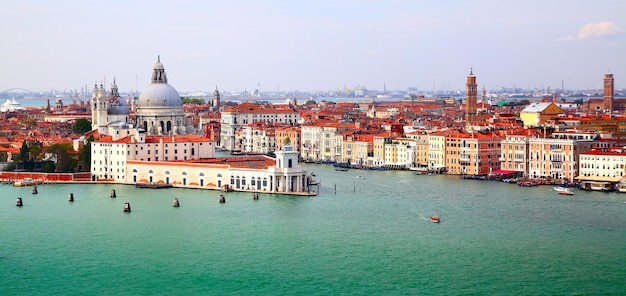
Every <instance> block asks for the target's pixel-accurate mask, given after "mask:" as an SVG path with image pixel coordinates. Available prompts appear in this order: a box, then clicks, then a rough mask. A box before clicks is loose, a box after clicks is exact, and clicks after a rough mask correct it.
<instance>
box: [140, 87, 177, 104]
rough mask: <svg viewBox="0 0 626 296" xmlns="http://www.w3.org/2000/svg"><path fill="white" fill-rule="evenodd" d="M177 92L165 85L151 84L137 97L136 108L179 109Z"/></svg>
mask: <svg viewBox="0 0 626 296" xmlns="http://www.w3.org/2000/svg"><path fill="white" fill-rule="evenodd" d="M182 106H183V104H182V102H181V100H180V95H179V94H178V91H176V89H174V88H173V87H172V86H170V85H169V84H167V83H157V84H155V83H153V84H151V85H150V86H148V87H147V88H146V89H144V90H143V91H142V92H141V95H140V96H139V102H138V103H137V107H138V108H144V107H148V108H150V107H181V108H182Z"/></svg>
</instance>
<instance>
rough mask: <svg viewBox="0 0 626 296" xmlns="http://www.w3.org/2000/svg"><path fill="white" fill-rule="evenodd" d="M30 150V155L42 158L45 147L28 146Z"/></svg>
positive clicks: (36, 158)
mask: <svg viewBox="0 0 626 296" xmlns="http://www.w3.org/2000/svg"><path fill="white" fill-rule="evenodd" d="M28 152H29V153H30V157H31V158H33V159H34V160H41V158H42V156H43V149H41V147H39V146H30V147H28Z"/></svg>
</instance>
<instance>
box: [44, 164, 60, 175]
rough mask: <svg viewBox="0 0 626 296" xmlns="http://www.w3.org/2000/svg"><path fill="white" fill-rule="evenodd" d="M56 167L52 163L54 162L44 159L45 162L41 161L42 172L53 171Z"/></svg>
mask: <svg viewBox="0 0 626 296" xmlns="http://www.w3.org/2000/svg"><path fill="white" fill-rule="evenodd" d="M56 168H57V167H56V166H55V165H54V162H52V161H46V162H44V163H43V171H44V173H54V171H55V170H56Z"/></svg>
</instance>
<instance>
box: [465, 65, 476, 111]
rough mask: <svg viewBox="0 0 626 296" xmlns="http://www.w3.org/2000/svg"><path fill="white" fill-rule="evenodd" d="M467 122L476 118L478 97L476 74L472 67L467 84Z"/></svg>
mask: <svg viewBox="0 0 626 296" xmlns="http://www.w3.org/2000/svg"><path fill="white" fill-rule="evenodd" d="M465 86H466V87H467V88H466V91H465V122H466V123H470V122H473V121H474V120H475V119H476V98H477V97H478V88H477V85H476V76H474V72H473V71H472V69H470V73H469V75H467V84H465Z"/></svg>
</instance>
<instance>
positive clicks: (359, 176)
mask: <svg viewBox="0 0 626 296" xmlns="http://www.w3.org/2000/svg"><path fill="white" fill-rule="evenodd" d="M355 178H357V179H365V177H363V176H361V175H358V176H356V177H355Z"/></svg>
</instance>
